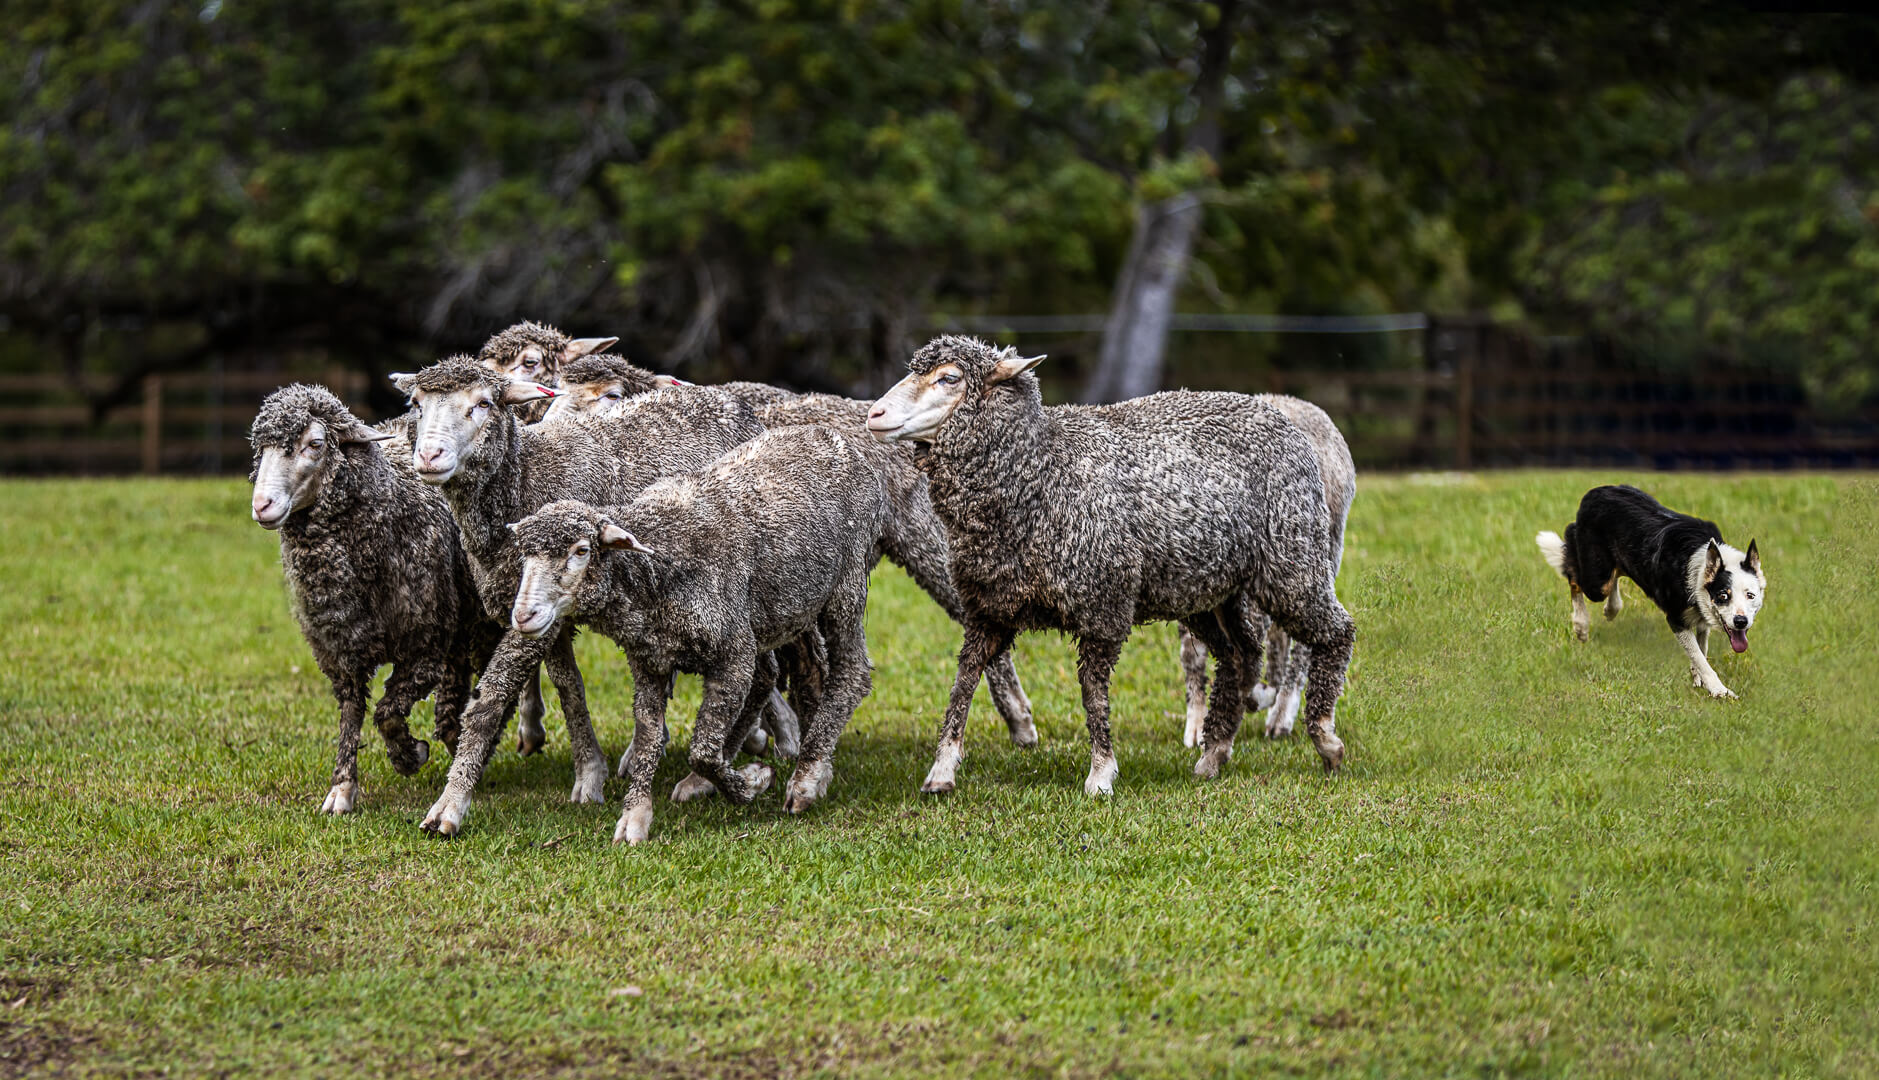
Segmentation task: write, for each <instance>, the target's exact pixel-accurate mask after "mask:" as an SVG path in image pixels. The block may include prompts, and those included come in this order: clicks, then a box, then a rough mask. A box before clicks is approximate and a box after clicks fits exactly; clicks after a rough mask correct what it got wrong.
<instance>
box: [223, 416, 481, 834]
mask: <svg viewBox="0 0 1879 1080" xmlns="http://www.w3.org/2000/svg"><path fill="white" fill-rule="evenodd" d="M391 438H392V435H390V434H388V433H385V432H381V431H374V430H373V429H372V428H369V427H367V426H366V425H365V424H363V423H361V422H360V421H359V420H358V419H357V418H356V417H354V416H353V414H352V413H351V412H350V411H348V410H347V409H346V407H345V406H344V405H343V404H341V403H340V401H339V399H338V398H336V397H334V396H333V395H332V394H331V393H330V392H328V391H327V390H325V389H324V388H322V387H318V386H308V385H304V384H295V385H293V386H288V387H284V388H283V389H280V390H277V391H275V392H274V393H273V394H272V395H270V396H269V397H268V399H267V400H266V401H265V402H263V403H262V405H261V411H260V413H259V414H258V415H257V416H256V417H255V420H254V426H253V427H252V428H251V429H250V432H249V440H250V442H251V443H252V444H253V446H254V469H253V472H252V473H251V475H250V477H249V479H250V480H251V481H252V482H253V484H254V496H253V499H252V500H251V502H250V514H251V515H252V516H253V518H254V520H255V523H256V524H258V525H260V526H261V527H262V528H264V529H269V530H274V531H278V532H279V533H280V538H281V568H282V570H283V571H284V572H285V574H286V578H287V584H288V587H289V588H290V589H291V590H292V592H293V599H294V617H295V619H296V620H298V622H299V623H300V630H301V633H302V635H303V636H305V638H306V640H307V645H308V646H309V647H311V648H312V650H313V658H314V660H315V662H316V663H318V664H319V666H320V671H321V672H322V673H323V674H325V676H326V677H327V679H328V680H330V681H331V682H332V684H333V697H334V699H335V700H337V701H338V703H339V749H338V754H337V759H336V760H335V762H334V765H333V778H332V787H331V790H329V791H328V792H327V795H326V801H325V802H324V803H323V804H322V805H321V807H320V812H321V813H324V814H345V813H348V812H350V811H351V810H352V809H353V808H354V807H355V806H357V805H358V801H359V768H358V760H359V735H360V730H361V727H362V724H363V722H364V718H365V709H366V704H367V700H368V696H369V693H370V689H371V685H372V677H373V674H374V673H375V672H376V671H377V670H378V667H379V665H381V664H391V665H392V672H391V675H390V677H389V678H387V679H386V682H385V692H384V694H383V695H382V696H381V697H380V698H379V702H378V708H377V710H376V711H375V712H374V714H373V722H374V724H376V725H377V727H378V730H379V734H380V735H381V736H383V737H384V739H385V747H386V750H387V752H388V754H389V755H390V757H391V763H392V768H394V769H396V770H397V771H398V772H399V773H401V774H403V775H405V776H409V775H411V774H413V773H415V772H417V771H418V769H419V767H420V766H422V765H423V764H424V762H425V761H426V760H428V759H429V757H430V744H429V743H427V742H424V741H421V740H418V739H415V738H413V737H412V735H411V731H410V729H409V727H407V725H406V718H407V716H408V715H409V714H410V712H411V707H412V706H413V705H414V704H416V703H417V702H418V701H419V700H420V699H421V698H423V697H424V696H425V695H426V694H429V693H430V692H431V691H432V689H433V688H435V689H436V691H437V713H436V715H437V727H438V729H439V732H440V733H444V734H448V733H450V732H452V731H453V729H454V727H455V725H456V724H457V722H458V717H459V715H460V714H461V712H462V711H463V705H464V702H465V700H466V699H467V698H468V696H469V691H470V677H471V676H472V675H473V674H474V673H475V672H476V671H477V670H479V669H480V668H481V667H482V664H483V661H484V660H485V659H487V658H488V656H489V654H490V651H491V650H492V649H493V647H494V645H495V641H496V636H497V633H498V632H499V630H498V626H497V624H496V623H494V622H492V621H490V620H487V619H485V618H483V615H482V606H481V603H480V601H479V600H478V598H477V594H476V588H475V583H474V581H473V580H472V577H471V572H470V565H469V561H468V559H467V558H466V556H465V555H464V552H463V547H462V545H461V544H460V543H459V542H458V539H457V527H456V524H455V523H454V522H453V521H452V520H451V517H450V508H449V507H448V506H447V505H445V503H444V500H443V499H442V498H441V497H440V496H438V495H437V493H436V492H434V491H431V490H430V489H429V488H427V487H425V486H424V485H423V484H421V483H419V482H418V481H417V480H416V479H415V478H413V477H412V476H410V475H409V474H408V472H400V470H399V469H398V468H397V467H396V466H394V464H393V463H392V462H391V461H390V460H388V459H387V458H386V457H385V455H384V453H383V452H382V451H381V450H380V448H379V447H378V446H376V445H374V444H375V443H378V442H382V441H385V440H387V439H391Z"/></svg>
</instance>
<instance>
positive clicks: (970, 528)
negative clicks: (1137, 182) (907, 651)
mask: <svg viewBox="0 0 1879 1080" xmlns="http://www.w3.org/2000/svg"><path fill="white" fill-rule="evenodd" d="M1042 359H1043V357H1029V358H1026V357H1020V356H1017V355H1016V354H1015V353H1014V352H1013V351H1012V350H1010V349H1000V348H997V347H995V346H992V345H990V344H987V343H985V342H983V341H979V340H977V339H974V338H969V337H956V336H945V337H940V338H935V339H934V340H933V341H931V342H929V343H928V344H927V345H926V346H924V347H923V348H921V349H920V351H919V352H917V353H915V354H914V356H913V358H912V359H911V360H910V361H909V363H908V367H909V371H910V373H909V374H908V376H907V377H906V378H904V379H902V380H901V381H900V382H899V383H897V384H895V386H894V387H893V389H891V390H889V391H888V392H887V394H886V395H885V396H883V397H882V398H881V400H880V401H879V402H878V403H877V404H876V405H875V407H874V409H873V410H872V411H871V412H870V413H869V417H868V425H869V427H870V429H871V430H872V431H873V432H874V434H875V436H876V437H877V438H880V439H882V440H884V441H890V442H912V443H915V444H917V445H919V446H922V447H924V452H923V453H922V454H921V455H920V456H919V458H918V462H919V465H920V469H921V471H923V472H925V473H926V475H927V477H928V478H929V480H931V482H932V487H931V493H932V498H933V505H934V508H935V509H936V510H937V511H938V512H939V515H940V518H941V520H943V521H944V522H945V523H946V529H947V539H948V542H949V546H950V548H951V552H952V564H951V570H952V581H953V586H954V588H956V589H958V591H959V596H960V600H961V602H962V604H963V606H964V610H965V613H966V634H965V644H964V646H963V647H962V648H961V649H960V653H959V674H958V677H957V679H956V680H955V681H954V683H953V691H952V696H951V699H950V701H949V702H948V704H947V708H946V715H945V719H944V721H943V722H942V725H941V730H940V744H939V749H938V753H937V755H936V758H935V760H934V763H933V768H932V770H931V772H929V773H928V775H927V779H926V782H925V784H924V785H923V786H922V789H923V790H925V791H929V792H942V791H950V790H952V789H953V786H954V784H955V782H956V779H955V778H956V773H957V770H958V765H959V762H960V760H961V758H963V756H964V751H965V740H964V736H965V721H966V713H967V710H968V709H969V708H970V706H971V702H972V693H973V690H974V689H975V688H976V687H977V686H978V682H979V677H980V674H981V673H982V671H983V670H984V667H985V665H986V663H987V662H988V661H989V660H990V659H991V658H992V657H993V656H995V655H997V653H998V652H1000V651H1002V650H1004V649H1007V648H1009V647H1010V645H1011V642H1012V639H1013V637H1014V636H1015V635H1016V634H1017V633H1018V632H1020V631H1023V630H1061V631H1064V632H1066V633H1069V634H1071V635H1072V636H1073V637H1074V638H1075V639H1076V642H1077V669H1078V670H1077V674H1078V679H1079V681H1080V682H1081V684H1082V689H1083V707H1084V712H1085V715H1086V718H1087V721H1088V726H1089V733H1090V771H1089V776H1088V778H1087V779H1086V780H1085V782H1084V790H1085V791H1086V792H1088V793H1090V794H1091V795H1097V794H1108V793H1109V792H1110V791H1111V790H1113V786H1114V783H1115V777H1116V762H1115V756H1114V753H1113V751H1112V748H1111V745H1110V733H1109V676H1110V672H1111V670H1112V669H1113V668H1114V666H1115V663H1116V659H1117V657H1118V656H1119V655H1120V654H1121V651H1122V646H1123V643H1124V642H1126V641H1127V640H1128V637H1129V635H1130V633H1131V629H1132V627H1134V626H1135V625H1138V624H1140V623H1144V622H1151V621H1160V620H1170V619H1172V620H1178V621H1180V622H1181V624H1182V625H1184V626H1186V627H1187V628H1188V629H1190V630H1192V631H1193V632H1194V633H1195V635H1196V636H1198V637H1199V638H1200V639H1201V640H1202V641H1203V642H1205V643H1206V645H1207V647H1208V648H1209V650H1211V651H1212V652H1213V654H1214V656H1215V659H1216V665H1215V674H1214V689H1213V699H1212V701H1211V702H1210V703H1209V709H1208V712H1207V717H1206V722H1205V725H1204V730H1203V749H1202V753H1201V757H1200V760H1199V761H1198V762H1197V763H1196V764H1195V766H1194V771H1195V773H1196V775H1199V776H1202V777H1211V776H1215V775H1218V773H1219V770H1220V768H1221V767H1222V766H1223V765H1224V764H1225V763H1226V761H1227V759H1228V758H1229V757H1230V756H1231V755H1232V752H1233V738H1234V735H1235V734H1236V733H1237V731H1238V729H1239V724H1240V717H1241V714H1242V710H1243V698H1244V690H1243V687H1242V677H1243V673H1244V672H1246V671H1249V670H1251V671H1256V670H1258V658H1259V654H1260V648H1261V645H1260V642H1259V640H1258V639H1257V638H1256V637H1254V636H1252V635H1249V634H1248V633H1247V625H1248V621H1249V620H1250V619H1251V618H1253V617H1254V616H1253V614H1252V613H1253V612H1255V611H1258V612H1264V613H1265V614H1267V615H1269V616H1271V617H1272V619H1273V620H1274V621H1275V622H1277V623H1278V624H1279V626H1280V627H1282V628H1283V629H1284V630H1285V631H1286V632H1287V633H1289V634H1290V635H1292V637H1294V638H1295V639H1297V640H1299V641H1301V642H1303V643H1304V644H1305V645H1307V646H1308V647H1310V648H1311V650H1312V655H1311V673H1310V690H1309V693H1308V696H1307V708H1306V720H1305V724H1306V730H1307V731H1308V732H1309V733H1310V734H1311V736H1312V740H1313V742H1314V743H1315V744H1316V746H1317V749H1318V753H1319V755H1320V756H1321V757H1322V758H1323V760H1324V765H1325V768H1326V769H1327V770H1330V769H1335V768H1337V767H1338V765H1339V764H1340V763H1341V762H1342V761H1343V757H1344V745H1343V743H1342V742H1341V741H1340V740H1339V739H1338V737H1337V734H1336V730H1335V722H1334V709H1335V706H1336V702H1337V698H1338V695H1339V693H1340V692H1341V691H1342V689H1343V686H1344V674H1345V670H1346V668H1347V667H1348V666H1349V663H1350V656H1351V647H1352V643H1353V641H1354V639H1355V628H1354V626H1353V624H1352V622H1351V618H1350V615H1349V614H1348V613H1347V612H1345V610H1344V608H1343V606H1342V605H1341V604H1339V603H1338V600H1337V594H1336V592H1335V591H1334V589H1333V587H1332V586H1333V569H1334V559H1333V544H1332V535H1331V533H1332V530H1331V524H1330V520H1329V518H1330V515H1329V512H1328V511H1327V509H1326V505H1325V497H1324V484H1323V481H1322V480H1321V479H1320V477H1319V472H1318V463H1317V457H1316V454H1315V453H1314V452H1313V450H1312V446H1311V443H1310V442H1309V441H1308V440H1307V439H1306V438H1305V436H1304V435H1303V434H1302V433H1300V432H1299V430H1298V429H1297V427H1295V426H1294V425H1293V424H1292V423H1291V422H1290V421H1289V420H1287V419H1286V418H1285V417H1284V415H1282V414H1281V413H1279V412H1278V411H1277V410H1275V409H1273V408H1271V407H1270V406H1267V405H1261V404H1259V403H1258V402H1256V401H1253V400H1251V399H1250V398H1248V397H1246V396H1245V395H1243V394H1223V393H1193V392H1189V391H1176V392H1172V393H1163V394H1153V395H1150V396H1148V397H1144V398H1138V399H1135V400H1133V401H1125V402H1122V403H1120V404H1116V405H1105V406H1099V407H1087V406H1083V407H1079V406H1057V407H1050V408H1046V407H1045V406H1044V404H1043V400H1042V398H1041V396H1040V394H1039V391H1038V385H1037V379H1036V377H1035V376H1033V375H1031V374H1029V372H1030V369H1031V368H1032V367H1034V366H1036V364H1037V363H1038V362H1039V361H1041V360H1042Z"/></svg>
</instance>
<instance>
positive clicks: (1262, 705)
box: [1246, 683, 1279, 712]
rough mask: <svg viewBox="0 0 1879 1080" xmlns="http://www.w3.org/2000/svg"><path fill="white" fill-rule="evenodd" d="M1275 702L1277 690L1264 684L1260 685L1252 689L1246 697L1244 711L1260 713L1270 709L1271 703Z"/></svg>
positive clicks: (1277, 695) (1277, 697) (1277, 698)
mask: <svg viewBox="0 0 1879 1080" xmlns="http://www.w3.org/2000/svg"><path fill="white" fill-rule="evenodd" d="M1277 700H1279V691H1278V689H1277V688H1276V687H1271V686H1267V685H1266V684H1265V683H1260V684H1259V685H1257V686H1255V687H1253V692H1252V693H1250V694H1248V695H1246V702H1247V704H1246V711H1247V712H1262V711H1264V710H1266V709H1270V708H1272V703H1273V702H1275V701H1277Z"/></svg>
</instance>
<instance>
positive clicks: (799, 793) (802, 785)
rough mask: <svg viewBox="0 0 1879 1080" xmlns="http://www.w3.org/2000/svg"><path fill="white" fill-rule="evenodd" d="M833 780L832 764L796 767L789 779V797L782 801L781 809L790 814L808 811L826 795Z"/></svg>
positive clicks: (823, 762) (820, 763) (823, 763)
mask: <svg viewBox="0 0 1879 1080" xmlns="http://www.w3.org/2000/svg"><path fill="white" fill-rule="evenodd" d="M833 779H835V765H834V763H832V762H828V761H818V762H815V763H814V764H811V765H798V766H796V772H795V773H794V774H793V775H791V776H790V778H789V796H788V797H787V798H785V799H784V800H783V809H784V810H787V811H788V812H790V813H792V814H800V813H802V812H803V811H804V810H807V809H809V808H810V807H811V806H814V805H815V804H816V803H817V802H819V801H821V800H822V799H823V798H824V797H826V796H827V795H828V793H829V781H831V780H833Z"/></svg>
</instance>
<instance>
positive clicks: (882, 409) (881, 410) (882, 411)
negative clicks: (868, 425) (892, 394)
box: [868, 405, 887, 420]
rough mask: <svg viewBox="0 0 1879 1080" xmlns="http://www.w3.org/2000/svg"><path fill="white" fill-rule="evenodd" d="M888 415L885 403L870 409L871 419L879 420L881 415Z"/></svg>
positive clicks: (869, 416) (869, 415)
mask: <svg viewBox="0 0 1879 1080" xmlns="http://www.w3.org/2000/svg"><path fill="white" fill-rule="evenodd" d="M886 415H887V406H885V405H876V406H875V407H874V408H872V409H869V410H868V419H870V420H879V419H880V418H881V417H883V416H886Z"/></svg>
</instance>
